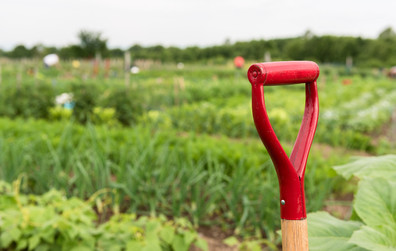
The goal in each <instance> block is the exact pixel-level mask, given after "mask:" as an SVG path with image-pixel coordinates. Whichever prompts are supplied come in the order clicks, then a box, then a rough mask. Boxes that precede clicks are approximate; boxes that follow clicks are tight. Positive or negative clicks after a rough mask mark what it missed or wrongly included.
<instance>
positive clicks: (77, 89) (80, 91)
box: [72, 83, 98, 123]
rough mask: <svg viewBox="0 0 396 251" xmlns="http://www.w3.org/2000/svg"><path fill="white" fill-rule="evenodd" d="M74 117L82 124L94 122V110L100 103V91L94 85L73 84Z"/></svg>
mask: <svg viewBox="0 0 396 251" xmlns="http://www.w3.org/2000/svg"><path fill="white" fill-rule="evenodd" d="M72 93H73V101H74V102H75V105H74V108H73V117H74V118H75V120H76V121H78V122H80V123H87V122H88V121H91V120H92V115H93V109H94V108H95V106H96V104H97V102H98V90H97V88H96V85H93V84H87V83H85V84H84V83H82V84H73V86H72Z"/></svg>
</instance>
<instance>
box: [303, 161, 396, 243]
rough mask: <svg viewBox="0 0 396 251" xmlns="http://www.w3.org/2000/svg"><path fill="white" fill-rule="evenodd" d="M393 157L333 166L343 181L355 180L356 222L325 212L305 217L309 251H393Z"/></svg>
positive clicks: (395, 164) (395, 226) (395, 163)
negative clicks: (351, 178) (356, 188)
mask: <svg viewBox="0 0 396 251" xmlns="http://www.w3.org/2000/svg"><path fill="white" fill-rule="evenodd" d="M395 167H396V156H395V155H385V156H382V157H370V158H361V159H358V160H356V161H354V162H352V163H349V164H346V165H343V166H336V167H335V169H336V170H337V172H339V173H340V174H341V175H343V176H344V177H345V178H350V177H351V176H352V175H355V176H357V177H359V178H360V179H361V180H360V182H359V186H358V190H357V193H356V196H355V199H354V206H353V207H354V211H355V213H356V215H357V220H356V221H341V220H338V219H336V218H334V217H332V216H330V215H328V214H327V213H323V212H321V213H313V214H310V215H309V216H308V224H309V226H308V231H309V237H310V249H311V250H395V249H396V206H395V205H396V195H395V193H394V191H396V182H395V178H396V168H395Z"/></svg>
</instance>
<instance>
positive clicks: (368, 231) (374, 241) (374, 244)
mask: <svg viewBox="0 0 396 251" xmlns="http://www.w3.org/2000/svg"><path fill="white" fill-rule="evenodd" d="M388 230H389V229H388ZM393 230H394V229H393ZM394 234H395V232H394V231H393V232H392V231H391V232H389V233H388V234H386V233H383V232H381V231H378V230H376V229H373V228H371V227H367V226H363V227H362V228H361V229H360V230H358V231H355V232H354V233H353V235H352V238H351V239H350V241H349V242H350V243H353V244H356V245H358V246H359V247H363V248H366V249H368V250H381V251H391V250H393V251H395V250H396V245H395V240H396V236H395V235H394ZM392 235H393V236H392Z"/></svg>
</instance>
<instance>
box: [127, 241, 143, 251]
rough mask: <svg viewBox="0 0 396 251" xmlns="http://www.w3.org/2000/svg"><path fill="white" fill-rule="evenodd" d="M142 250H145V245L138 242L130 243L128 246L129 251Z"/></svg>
mask: <svg viewBox="0 0 396 251" xmlns="http://www.w3.org/2000/svg"><path fill="white" fill-rule="evenodd" d="M142 248H143V243H142V242H140V241H136V240H132V241H128V243H127V246H126V250H127V251H135V250H142Z"/></svg>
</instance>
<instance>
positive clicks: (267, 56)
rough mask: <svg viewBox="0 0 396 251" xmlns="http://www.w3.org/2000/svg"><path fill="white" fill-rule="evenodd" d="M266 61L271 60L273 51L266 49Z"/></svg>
mask: <svg viewBox="0 0 396 251" xmlns="http://www.w3.org/2000/svg"><path fill="white" fill-rule="evenodd" d="M264 62H271V52H269V51H266V52H265V53H264Z"/></svg>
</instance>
